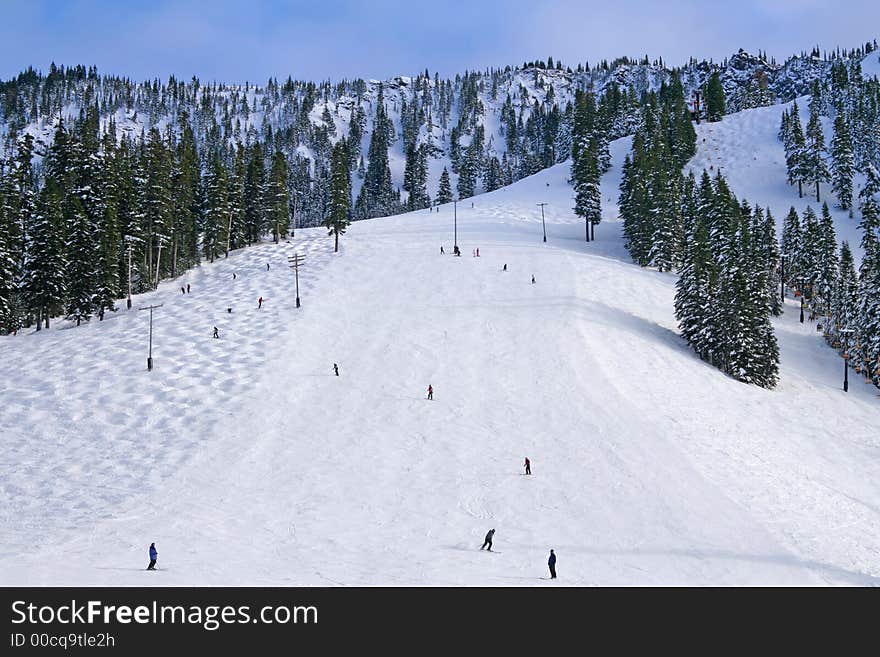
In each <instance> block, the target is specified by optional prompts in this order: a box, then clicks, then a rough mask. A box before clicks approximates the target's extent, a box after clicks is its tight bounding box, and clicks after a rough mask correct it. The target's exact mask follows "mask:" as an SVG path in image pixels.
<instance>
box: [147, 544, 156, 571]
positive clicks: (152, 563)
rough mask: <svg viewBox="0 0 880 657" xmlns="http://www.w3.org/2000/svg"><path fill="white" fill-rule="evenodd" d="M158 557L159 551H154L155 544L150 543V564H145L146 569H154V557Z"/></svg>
mask: <svg viewBox="0 0 880 657" xmlns="http://www.w3.org/2000/svg"><path fill="white" fill-rule="evenodd" d="M158 558H159V553H158V552H156V544H155V543H150V565H149V566H147V570H156V559H158Z"/></svg>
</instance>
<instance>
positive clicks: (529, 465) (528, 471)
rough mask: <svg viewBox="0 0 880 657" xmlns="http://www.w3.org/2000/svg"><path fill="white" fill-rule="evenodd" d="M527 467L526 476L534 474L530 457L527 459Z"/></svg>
mask: <svg viewBox="0 0 880 657" xmlns="http://www.w3.org/2000/svg"><path fill="white" fill-rule="evenodd" d="M525 466H526V474H527V475H530V474H532V462H531V461H529V457H528V456H527V457H526V462H525Z"/></svg>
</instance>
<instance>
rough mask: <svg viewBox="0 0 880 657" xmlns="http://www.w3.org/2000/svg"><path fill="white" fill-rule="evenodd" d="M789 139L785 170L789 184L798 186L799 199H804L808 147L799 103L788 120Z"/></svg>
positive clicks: (793, 104)
mask: <svg viewBox="0 0 880 657" xmlns="http://www.w3.org/2000/svg"><path fill="white" fill-rule="evenodd" d="M788 130H789V135H790V136H789V139H788V140H787V141H786V149H785V168H786V171H787V172H788V184H789V185H797V186H798V198H803V195H804V192H803V183H804V182H805V181H806V180H807V175H808V172H807V167H806V145H807V141H806V138H805V137H804V130H803V127H802V126H801V115H800V110H798V104H797V101H795V102H793V103H792V108H791V114H790V115H789V118H788Z"/></svg>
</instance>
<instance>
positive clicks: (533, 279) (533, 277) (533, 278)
mask: <svg viewBox="0 0 880 657" xmlns="http://www.w3.org/2000/svg"><path fill="white" fill-rule="evenodd" d="M534 284H535V275H534V274H532V285H534Z"/></svg>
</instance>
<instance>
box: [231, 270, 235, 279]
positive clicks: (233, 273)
mask: <svg viewBox="0 0 880 657" xmlns="http://www.w3.org/2000/svg"><path fill="white" fill-rule="evenodd" d="M232 280H235V272H232Z"/></svg>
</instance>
